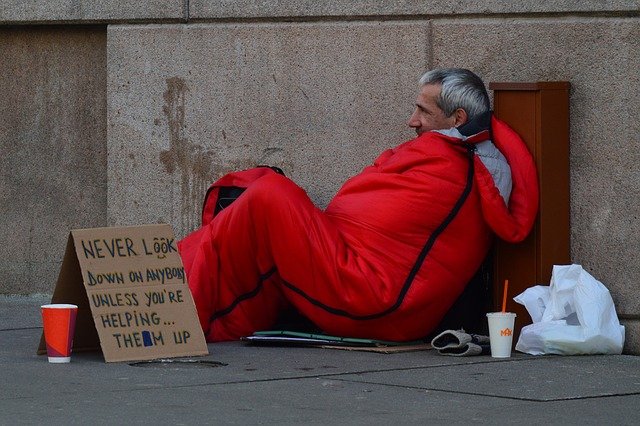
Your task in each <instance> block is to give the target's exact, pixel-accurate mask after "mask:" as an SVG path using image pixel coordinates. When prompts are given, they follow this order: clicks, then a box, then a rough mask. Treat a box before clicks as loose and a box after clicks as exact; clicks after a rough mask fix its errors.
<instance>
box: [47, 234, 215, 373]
mask: <svg viewBox="0 0 640 426" xmlns="http://www.w3.org/2000/svg"><path fill="white" fill-rule="evenodd" d="M52 303H73V304H76V305H78V317H77V319H76V333H75V338H74V346H73V350H74V351H75V352H78V351H83V350H91V349H97V348H98V347H101V348H102V353H103V354H104V359H105V361H106V362H116V361H134V360H136V361H137V360H149V359H156V358H171V357H180V356H193V355H207V354H208V353H209V352H208V350H207V345H206V342H205V339H204V335H203V333H202V329H201V327H200V323H199V322H198V317H197V314H196V309H195V304H194V302H193V298H192V297H191V292H190V291H189V288H188V287H187V281H186V277H185V272H184V268H183V266H182V260H181V259H180V255H179V254H178V251H177V245H176V240H175V237H174V235H173V231H172V229H171V227H170V226H169V225H145V226H135V227H122V228H94V229H76V230H72V231H71V234H70V236H69V240H68V242H67V249H66V252H65V256H64V260H63V262H62V267H61V270H60V275H59V277H58V283H57V284H56V289H55V291H54V295H53V299H52ZM38 352H39V353H40V352H46V346H45V345H44V340H43V339H41V342H40V349H39V351H38Z"/></svg>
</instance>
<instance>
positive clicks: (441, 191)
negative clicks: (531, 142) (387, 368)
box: [179, 118, 538, 341]
mask: <svg viewBox="0 0 640 426" xmlns="http://www.w3.org/2000/svg"><path fill="white" fill-rule="evenodd" d="M491 136H492V140H493V142H494V144H495V145H496V147H497V148H498V149H499V150H500V151H501V152H502V154H503V155H504V156H505V157H506V159H507V161H508V163H509V165H510V167H511V174H512V180H513V190H512V192H511V198H510V201H509V205H508V206H507V205H506V204H505V202H504V200H503V198H502V197H501V196H500V193H499V191H498V189H497V188H496V186H495V185H494V183H493V179H492V177H491V174H490V173H489V172H488V171H487V169H486V168H485V166H484V165H483V163H482V161H480V159H479V158H478V155H476V154H475V150H474V144H475V143H479V142H482V141H485V140H487V139H488V138H489V134H488V132H487V131H483V132H481V133H478V134H477V135H474V136H472V137H470V138H468V139H466V140H465V141H463V140H461V139H457V138H454V137H449V136H445V135H443V134H440V133H438V132H426V133H423V134H422V135H420V136H419V137H417V138H416V139H413V140H411V141H409V142H406V143H404V144H402V145H400V146H398V147H396V148H394V149H391V150H388V151H385V152H383V153H382V154H381V155H380V156H379V157H378V159H376V161H375V162H374V164H373V165H371V166H369V167H367V168H365V169H364V170H363V171H362V172H361V173H360V174H358V175H356V176H354V177H353V178H351V179H349V180H348V181H347V182H346V183H345V184H344V185H343V186H342V188H341V189H340V190H339V191H338V193H337V194H336V196H335V197H334V198H333V200H332V201H331V202H330V204H329V205H328V206H327V208H326V210H324V211H322V210H320V209H318V208H317V207H316V206H315V205H314V204H313V203H312V202H311V200H310V199H309V198H308V196H307V195H306V193H305V192H304V191H303V190H302V189H301V188H300V187H298V186H297V185H296V184H294V183H293V182H292V181H291V180H289V179H288V178H286V177H284V176H282V175H280V174H278V173H276V172H274V171H273V170H271V169H269V168H256V169H251V170H247V171H244V172H237V173H231V174H228V175H226V176H224V177H222V178H221V179H220V180H219V181H217V182H216V183H214V184H213V185H212V191H213V192H215V191H216V190H217V189H218V188H220V187H229V186H231V187H233V186H235V187H239V188H246V190H245V191H244V192H243V193H242V195H241V196H240V197H238V198H237V200H236V201H235V202H233V204H231V205H230V206H229V207H227V208H225V209H224V210H222V211H220V212H219V213H218V214H216V215H215V216H214V214H213V209H214V206H213V204H214V203H213V202H215V198H216V197H215V196H210V197H208V198H207V202H206V204H205V208H204V210H203V226H202V227H201V228H200V229H199V230H197V231H195V232H193V233H192V234H190V235H188V236H187V237H186V238H184V239H183V240H182V241H180V243H179V250H180V253H181V256H182V259H183V262H184V266H185V270H186V272H187V278H188V282H189V288H190V289H191V291H192V293H193V297H194V300H195V303H196V307H197V310H198V315H199V319H200V323H201V325H202V328H203V330H204V332H205V335H206V337H207V340H208V341H223V340H234V339H238V338H239V337H241V336H246V335H250V334H252V333H253V332H254V331H257V330H264V329H268V328H270V327H271V326H273V324H274V322H275V321H276V319H277V317H278V314H279V313H280V312H281V311H282V310H283V309H285V308H288V307H290V306H294V307H295V308H296V309H297V310H298V311H299V312H301V313H302V314H303V315H304V316H305V317H307V318H308V319H309V320H311V321H312V322H313V323H314V324H316V325H317V326H318V327H319V328H320V329H322V330H323V331H324V332H325V333H328V334H333V335H341V336H351V337H363V338H373V339H382V340H393V341H406V340H414V339H419V338H423V337H425V336H426V335H428V334H429V333H430V332H431V331H432V330H433V329H434V328H435V327H436V326H437V325H438V323H439V322H440V320H441V319H442V317H443V316H444V314H445V313H446V312H447V311H448V310H449V308H450V307H451V305H452V304H453V302H454V301H455V300H456V298H457V297H458V296H459V295H460V293H461V292H462V290H463V289H464V287H465V285H466V284H467V282H469V280H470V279H471V277H472V276H473V274H474V273H475V272H476V271H477V270H478V268H479V266H480V264H481V263H482V261H483V259H484V258H485V256H486V254H487V251H488V250H489V247H490V244H491V241H492V236H493V234H494V233H496V234H497V235H498V236H499V237H501V238H503V239H505V240H507V241H511V242H516V241H521V240H522V239H524V238H525V237H526V235H527V234H528V233H529V231H530V229H531V227H532V225H533V221H534V219H535V215H536V213H537V207H538V186H537V176H536V171H535V166H534V163H533V160H532V157H531V155H530V153H529V152H528V150H527V148H526V146H525V145H524V143H523V142H522V140H521V139H520V137H519V136H518V135H517V134H516V133H515V132H514V131H513V130H511V129H510V128H509V127H508V126H507V125H506V124H504V123H502V122H500V121H499V120H497V119H495V118H494V119H492V135H491ZM212 195H214V194H212ZM212 201H213V202H212Z"/></svg>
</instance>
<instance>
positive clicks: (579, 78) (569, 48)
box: [0, 0, 640, 352]
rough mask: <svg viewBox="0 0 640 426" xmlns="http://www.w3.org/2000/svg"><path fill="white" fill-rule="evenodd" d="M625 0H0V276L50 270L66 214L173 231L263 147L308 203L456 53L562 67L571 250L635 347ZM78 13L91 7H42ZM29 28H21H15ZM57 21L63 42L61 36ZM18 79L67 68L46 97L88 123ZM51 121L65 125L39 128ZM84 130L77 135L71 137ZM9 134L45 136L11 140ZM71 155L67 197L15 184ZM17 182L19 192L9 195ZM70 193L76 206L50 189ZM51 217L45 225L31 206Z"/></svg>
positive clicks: (400, 122)
mask: <svg viewBox="0 0 640 426" xmlns="http://www.w3.org/2000/svg"><path fill="white" fill-rule="evenodd" d="M639 4H640V3H639V2H638V1H637V0H617V1H586V0H566V1H537V2H512V1H507V0H485V1H474V2H445V1H428V2H425V1H423V0H420V1H418V0H397V1H393V2H379V1H374V0H359V1H335V0H334V1H331V2H329V1H317V0H316V1H309V0H290V1H287V2H281V1H262V2H253V1H248V0H235V1H224V0H217V1H204V0H190V1H182V0H180V1H154V2H144V3H140V4H138V3H131V4H129V3H126V2H122V1H119V0H112V1H107V2H100V4H99V5H98V4H96V2H89V1H86V0H84V1H83V0H75V1H71V0H67V1H64V0H55V1H48V2H45V1H32V2H30V3H29V7H26V6H24V3H23V2H19V1H17V0H12V1H6V0H0V5H2V8H0V23H4V24H5V25H6V24H11V25H19V26H16V27H8V28H5V29H2V30H0V46H1V49H2V50H1V51H0V53H2V58H3V62H2V71H3V72H2V76H1V77H0V79H2V82H3V85H2V88H0V90H2V93H3V95H4V93H5V92H6V93H8V94H9V95H7V96H9V99H11V100H12V101H11V106H9V104H7V103H6V102H5V99H7V96H3V98H2V101H3V102H5V103H3V104H2V108H3V109H2V111H3V118H2V126H3V127H2V133H0V135H2V144H3V145H2V146H3V153H5V152H8V153H9V155H8V157H7V158H3V159H0V161H2V162H3V163H2V165H3V166H4V167H3V170H5V172H4V173H3V175H2V176H3V178H2V179H3V185H2V189H1V191H2V192H1V193H2V197H3V198H2V202H3V205H2V209H3V210H2V212H3V214H2V219H1V220H2V229H3V230H2V231H1V232H2V233H3V234H2V238H3V239H4V240H8V241H10V242H15V243H16V244H18V246H19V247H25V248H24V249H21V250H22V251H21V253H22V254H20V255H15V254H12V253H14V251H12V249H9V248H3V249H2V250H4V252H0V254H2V255H3V256H2V259H3V260H2V262H1V263H0V269H2V271H3V272H4V274H5V275H7V274H8V276H9V277H10V278H9V280H8V281H5V282H0V289H1V290H2V291H4V292H21V293H24V292H31V291H46V290H47V289H48V288H50V287H48V286H50V285H51V283H52V282H53V281H54V279H52V278H51V276H52V275H53V273H54V272H53V271H54V270H55V269H56V268H55V261H56V259H59V258H60V257H61V253H62V247H63V244H64V241H63V240H64V239H65V238H66V232H67V231H68V229H69V228H72V227H80V226H89V225H94V224H95V225H99V224H103V223H108V224H110V225H116V224H138V223H148V222H169V223H171V224H172V225H173V226H174V229H175V230H176V234H177V235H178V236H183V235H185V234H186V233H187V232H188V231H190V230H191V229H194V228H195V227H196V226H197V223H198V215H199V210H200V205H201V204H200V203H201V199H202V194H203V192H204V190H205V188H206V186H207V185H208V184H209V183H210V182H211V181H212V180H214V179H215V178H216V177H218V176H220V175H221V174H222V173H224V172H226V171H229V170H232V169H237V168H244V167H249V166H252V165H254V164H261V163H268V164H273V165H278V166H281V167H282V168H283V169H284V170H285V171H286V173H287V174H288V175H289V176H291V177H292V178H293V179H295V180H296V181H297V182H299V183H300V184H301V185H302V186H303V187H304V188H305V189H307V191H308V192H309V194H310V195H311V197H312V199H314V200H315V201H316V202H317V203H318V204H319V205H321V206H322V205H325V204H326V203H327V201H328V200H329V199H330V198H331V196H332V194H333V193H334V192H335V190H336V189H337V188H338V187H339V185H340V183H341V182H342V181H344V179H345V178H346V177H347V176H349V175H351V174H353V173H356V172H357V171H358V170H359V169H360V168H361V167H362V166H363V165H365V164H367V163H368V162H370V161H371V159H372V158H373V157H374V156H375V155H376V153H377V152H379V151H380V150H382V149H384V148H386V147H390V146H393V145H395V144H397V143H400V142H402V141H404V140H406V139H408V138H410V137H411V136H412V132H410V131H409V130H407V129H406V128H405V127H404V126H405V125H404V123H405V121H406V118H407V116H408V114H409V113H410V111H411V106H412V103H413V100H414V96H415V93H414V90H415V81H416V79H417V77H418V76H419V75H420V73H421V72H422V71H423V70H425V69H427V68H430V67H436V66H463V67H467V68H471V69H474V70H476V71H477V72H478V73H479V74H480V75H481V76H482V77H483V78H484V79H485V81H487V82H489V81H545V80H568V81H570V82H571V84H572V90H571V205H572V211H571V220H572V234H571V244H572V259H573V261H574V262H576V263H581V264H583V265H584V266H585V267H586V268H587V269H588V270H589V271H591V272H592V273H593V275H594V276H596V277H597V278H598V279H600V280H601V281H602V282H604V283H605V284H606V285H607V286H608V287H609V289H610V290H611V292H612V294H613V297H614V300H615V302H616V305H617V308H618V312H619V314H620V316H621V317H622V318H624V322H625V324H626V325H627V331H628V336H627V337H628V339H627V344H628V348H631V349H630V350H634V351H639V352H640V326H639V324H640V322H639V321H638V320H640V297H638V295H637V293H636V292H635V288H636V285H637V283H638V282H640V264H639V263H638V262H637V261H636V259H637V253H638V251H639V250H640V224H639V223H640V222H638V207H637V206H638V204H639V202H640V183H638V182H640V176H639V174H640V168H638V166H637V164H638V163H639V162H640V153H639V152H638V150H637V149H635V147H636V146H637V145H638V142H639V137H638V136H637V135H638V133H639V130H640V129H639V125H638V121H637V120H636V119H635V115H637V111H638V110H639V109H640V104H639V103H640V102H639V101H638V96H637V95H638V93H639V92H640V91H639V89H640V83H639V74H638V70H639V69H640V55H639V54H638V52H639V51H640V46H639V44H640V41H639V40H640V33H639V32H640V29H639V21H640V6H639ZM33 23H44V24H49V25H53V26H51V27H44V28H43V27H32V26H29V25H31V24H33ZM87 23H91V24H108V26H107V25H105V27H92V28H87V27H77V28H76V27H60V26H59V25H60V24H87ZM100 28H103V29H102V30H101V29H100ZM105 28H106V29H105ZM79 34H82V35H79ZM36 35H37V36H38V40H39V41H38V42H37V43H32V44H28V43H26V40H28V39H30V38H33V37H36ZM67 40H69V41H70V42H72V44H71V45H73V46H77V47H76V48H75V49H71V50H70V49H69V48H68V47H67V48H65V46H67V45H66V43H67ZM74 40H75V42H74ZM20 43H22V44H20ZM73 43H75V44H73ZM19 46H24V47H19ZM5 52H8V55H9V56H6V55H7V54H5ZM105 52H106V58H105ZM5 56H6V57H7V58H11V59H10V60H9V61H4V58H5ZM48 57H51V58H62V57H64V58H66V59H65V60H67V61H68V62H71V63H70V64H69V70H68V71H67V70H65V69H64V66H63V67H62V69H61V71H60V76H59V77H58V79H57V80H56V79H52V78H49V79H46V80H43V78H41V77H39V75H40V74H43V73H45V70H49V69H50V68H51V67H50V66H49V63H50V61H51V60H48V59H46V58H48ZM8 64H11V69H10V72H9V73H7V71H5V70H6V69H7V67H8V66H9V65H8ZM16 64H23V65H21V66H17V65H16ZM25 70H29V71H27V72H25ZM73 70H76V71H73ZM49 73H50V72H49ZM14 74H15V75H16V76H15V77H14V76H13V75H14ZM74 79H75V80H74ZM86 80H88V81H86ZM72 81H73V82H76V83H77V84H71V83H70V82H72ZM65 84H66V86H65ZM29 86H31V87H39V88H44V89H42V90H43V91H44V93H45V95H44V96H45V98H47V99H48V98H49V95H46V93H48V92H47V90H49V91H52V90H53V88H54V87H58V86H61V87H62V86H64V87H70V86H73V87H75V91H74V92H73V93H70V94H66V95H63V97H64V98H65V99H68V100H69V102H70V105H71V109H74V108H76V109H77V108H81V105H84V104H85V103H86V102H95V105H94V106H93V107H92V108H90V113H89V114H90V115H91V117H93V119H94V120H96V122H95V123H94V125H93V126H91V125H89V124H86V121H82V120H78V121H74V120H71V121H66V122H65V123H66V124H64V125H53V124H50V122H51V121H56V120H58V117H61V118H64V117H66V115H67V114H69V112H68V111H67V110H66V109H62V108H57V109H56V108H51V107H47V106H46V105H45V106H43V105H44V104H42V103H40V104H39V103H38V102H33V101H32V99H37V94H36V93H34V94H31V93H29V92H28V91H26V92H25V91H24V90H23V89H22V88H23V87H29ZM47 87H49V88H50V89H46V88H47ZM70 90H71V89H70ZM101 96H102V97H101ZM105 96H106V99H105V98H104V97H105ZM52 99H53V98H52ZM100 99H102V100H100ZM38 105H41V106H38ZM105 105H106V107H105ZM4 111H8V115H5V114H4ZM7 116H8V117H9V118H10V121H7V119H6V118H5V117H7ZM38 117H48V118H47V120H48V121H46V120H44V119H43V118H41V119H40V121H38ZM43 120H44V121H43ZM98 121H99V122H100V123H101V124H98ZM101 126H102V127H101ZM16 129H17V130H16ZM20 129H31V130H30V131H32V132H35V133H37V134H39V135H40V136H39V139H38V138H35V139H34V138H32V137H31V136H29V135H26V134H25V133H24V131H23V132H22V133H21V131H20ZM105 129H106V135H105ZM56 131H57V132H59V133H57V134H64V135H67V136H68V139H67V140H68V141H73V142H71V143H69V142H65V143H62V142H63V141H62V140H61V139H60V138H58V139H56V138H54V137H52V136H51V135H55V134H56V133H55V132H56ZM60 132H61V133H60ZM91 132H94V133H91ZM101 132H102V133H101ZM90 133H91V134H93V135H94V136H93V137H92V138H91V139H92V142H88V141H87V139H86V138H83V137H76V136H73V135H84V134H90ZM11 138H13V139H11ZM51 140H56V141H58V142H57V143H60V144H61V145H60V148H59V149H64V150H68V151H72V152H83V153H84V154H85V155H87V156H88V157H87V156H85V157H82V159H81V160H79V161H76V162H72V163H70V164H72V165H71V166H70V167H71V168H70V169H69V170H68V171H67V169H65V168H62V167H59V165H58V164H59V162H63V161H65V159H66V157H64V156H63V157H60V158H59V159H58V160H57V162H56V161H54V160H55V158H56V157H54V156H47V155H46V154H47V153H50V152H54V151H56V149H55V148H54V146H57V145H52V143H51V142H50V141H51ZM16 146H24V147H28V149H30V150H31V151H32V152H34V151H36V150H37V149H40V150H42V151H43V152H44V153H45V154H43V155H41V156H40V157H37V156H34V155H30V156H26V155H25V154H24V151H23V150H21V149H17V148H15V147H16ZM105 152H107V154H106V157H105ZM25 158H30V159H33V158H45V159H46V160H47V161H50V162H51V163H50V164H49V165H46V164H44V165H38V164H37V163H34V162H33V161H36V160H31V161H32V163H29V165H28V166H23V167H22V173H23V174H24V175H25V176H29V177H20V176H22V175H21V174H20V173H7V172H6V170H9V169H8V168H7V167H10V168H12V169H13V168H15V167H16V166H15V165H16V164H25V163H24V161H25V160H24V159H25ZM100 161H106V162H107V166H106V168H104V166H101V167H102V168H100V167H98V166H97V164H98V163H99V162H100ZM86 162H90V163H91V164H95V166H91V167H89V168H90V170H91V172H90V173H89V174H92V176H93V177H92V179H93V181H86V179H85V180H79V181H77V182H76V183H75V184H76V185H77V186H79V188H74V187H71V186H66V185H65V184H62V185H58V186H57V187H55V188H53V189H51V190H49V191H48V193H50V194H52V197H53V198H55V199H56V200H59V199H63V200H64V199H71V200H72V201H73V203H66V205H67V207H63V206H61V205H60V204H64V203H58V204H54V203H50V204H52V205H51V206H49V207H48V206H47V205H46V204H45V203H46V201H45V202H44V203H43V200H46V198H43V197H42V196H41V194H43V193H44V192H43V190H42V189H39V188H41V187H40V186H39V185H38V184H37V183H36V182H39V181H37V180H32V181H29V182H28V183H25V182H27V181H28V179H33V176H34V175H38V173H40V175H42V176H46V177H47V178H48V179H51V176H59V178H58V180H57V181H55V182H68V181H73V178H74V176H76V174H77V173H76V172H75V171H74V170H81V169H82V168H83V167H84V166H82V164H84V163H86ZM101 164H104V163H101ZM79 165H80V166H79ZM74 167H75V169H74ZM63 170H65V171H63ZM43 180H44V178H43ZM25 185H26V186H25ZM29 185H30V186H29ZM25 187H28V188H31V189H29V191H31V192H30V193H29V194H31V195H26V194H25V193H24V191H23V193H22V194H20V191H18V189H22V188H25ZM6 188H9V189H6ZM101 191H102V192H101ZM79 193H83V194H85V195H82V196H80V195H77V194H79ZM89 194H91V196H89ZM100 194H101V195H100ZM87 197H89V198H87ZM101 197H102V198H101ZM105 197H106V200H105ZM7 200H8V201H7ZM88 200H91V201H88ZM98 200H100V201H98ZM76 201H82V202H84V203H86V205H87V207H73V208H71V207H69V206H70V205H74V206H78V203H76ZM7 202H9V204H10V206H9V204H7ZM6 205H7V206H9V207H6ZM52 208H53V210H52ZM27 217H28V218H30V219H29V220H26V219H25V218H27ZM51 221H53V222H54V223H56V225H54V226H53V229H56V231H55V232H53V231H51V230H50V229H52V227H50V226H44V225H39V227H34V226H33V225H32V224H42V223H44V222H51ZM25 235H28V236H29V238H23V236H25ZM25 241H33V242H30V243H29V244H26V243H25ZM45 241H46V242H48V243H49V244H50V245H51V246H52V247H53V248H55V247H60V250H59V251H58V252H56V250H57V248H56V249H55V250H53V251H52V252H50V253H47V254H46V256H48V257H47V259H48V260H47V262H48V263H47V265H48V266H47V267H46V268H44V269H40V270H38V271H39V272H36V271H35V270H34V269H33V266H32V265H35V264H37V263H38V262H41V261H43V259H44V257H43V256H42V255H41V254H40V253H39V252H38V251H37V250H34V249H33V247H35V246H38V245H39V244H42V243H43V242H45ZM4 246H5V247H7V245H6V244H5V245H4ZM27 246H28V247H32V248H26V247H27ZM58 253H60V254H59V255H58ZM11 256H13V257H11ZM16 256H18V257H16ZM58 256H60V257H58ZM30 265H31V266H30ZM29 268H31V269H29ZM11 271H13V272H11ZM43 280H44V281H46V283H45V284H43ZM532 284H533V283H532Z"/></svg>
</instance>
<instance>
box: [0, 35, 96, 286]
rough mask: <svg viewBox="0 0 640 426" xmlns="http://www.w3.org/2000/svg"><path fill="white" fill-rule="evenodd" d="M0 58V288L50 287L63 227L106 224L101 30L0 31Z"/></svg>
mask: <svg viewBox="0 0 640 426" xmlns="http://www.w3.org/2000/svg"><path fill="white" fill-rule="evenodd" d="M0 58H1V59H0V146H1V147H2V150H1V152H2V155H0V170H1V171H2V174H0V211H1V212H2V213H1V216H0V241H2V245H0V277H1V278H0V290H1V291H2V292H4V293H21V294H24V293H34V292H45V293H51V292H52V291H53V286H54V285H55V280H56V278H57V276H58V270H59V268H60V262H61V260H62V255H63V254H64V248H65V244H66V238H67V235H68V234H69V230H70V229H72V228H78V227H92V226H104V225H106V219H107V214H106V213H107V212H106V207H107V203H106V201H107V191H106V160H107V152H106V144H105V142H106V122H105V116H106V100H107V99H106V95H107V93H106V90H105V89H106V77H107V74H106V61H107V55H106V31H105V28H91V27H89V28H87V27H64V28H61V27H14V28H0Z"/></svg>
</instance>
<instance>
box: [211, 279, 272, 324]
mask: <svg viewBox="0 0 640 426" xmlns="http://www.w3.org/2000/svg"><path fill="white" fill-rule="evenodd" d="M275 272H276V267H275V266H274V267H273V268H271V269H270V270H268V271H267V272H265V273H264V274H262V275H260V276H259V277H258V283H257V284H256V287H255V288H254V289H253V290H251V291H249V292H247V293H243V294H241V295H240V296H238V297H236V298H235V299H234V301H233V302H231V304H230V305H229V306H227V307H226V308H224V309H221V310H219V311H216V312H214V313H213V314H212V315H211V316H210V317H209V323H212V322H213V321H215V320H217V319H218V318H220V317H222V316H224V315H227V314H229V313H231V311H233V310H234V309H235V307H236V306H237V305H238V303H240V302H242V301H243V300H247V299H250V298H252V297H254V296H257V295H258V293H260V290H262V285H263V284H264V282H265V281H266V280H268V279H269V277H270V276H271V275H273V274H275Z"/></svg>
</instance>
